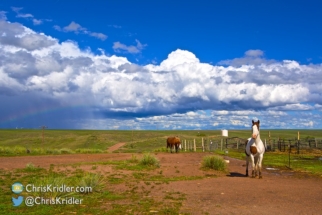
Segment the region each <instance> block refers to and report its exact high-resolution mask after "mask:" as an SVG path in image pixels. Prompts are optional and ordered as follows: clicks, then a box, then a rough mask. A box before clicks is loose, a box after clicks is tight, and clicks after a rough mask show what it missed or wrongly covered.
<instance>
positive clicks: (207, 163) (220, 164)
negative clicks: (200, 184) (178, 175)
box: [202, 155, 227, 171]
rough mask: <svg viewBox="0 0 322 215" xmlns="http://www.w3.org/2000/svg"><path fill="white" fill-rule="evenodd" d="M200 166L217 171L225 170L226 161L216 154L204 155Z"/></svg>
mask: <svg viewBox="0 0 322 215" xmlns="http://www.w3.org/2000/svg"><path fill="white" fill-rule="evenodd" d="M202 167H203V168H209V169H214V170H219V171H227V163H226V162H225V160H224V159H223V158H222V157H220V156H216V155H209V156H205V157H203V159H202Z"/></svg>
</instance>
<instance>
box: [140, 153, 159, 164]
mask: <svg viewBox="0 0 322 215" xmlns="http://www.w3.org/2000/svg"><path fill="white" fill-rule="evenodd" d="M140 164H141V165H144V166H154V167H160V163H159V160H158V159H157V158H156V157H154V156H153V155H151V154H149V153H147V154H144V155H143V157H142V158H141V160H140Z"/></svg>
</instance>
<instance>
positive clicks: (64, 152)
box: [60, 148, 74, 154]
mask: <svg viewBox="0 0 322 215" xmlns="http://www.w3.org/2000/svg"><path fill="white" fill-rule="evenodd" d="M60 153H61V154H74V152H73V150H71V149H68V148H62V149H60Z"/></svg>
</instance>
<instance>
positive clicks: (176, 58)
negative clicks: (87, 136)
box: [0, 10, 322, 129]
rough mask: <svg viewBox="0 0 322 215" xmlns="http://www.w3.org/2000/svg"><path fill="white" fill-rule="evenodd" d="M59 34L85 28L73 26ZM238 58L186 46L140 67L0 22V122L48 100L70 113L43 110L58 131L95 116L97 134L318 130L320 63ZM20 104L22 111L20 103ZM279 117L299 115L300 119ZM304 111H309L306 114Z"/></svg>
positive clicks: (253, 53)
mask: <svg viewBox="0 0 322 215" xmlns="http://www.w3.org/2000/svg"><path fill="white" fill-rule="evenodd" d="M18 11H19V10H18ZM67 30H69V31H73V32H85V31H87V30H86V29H85V28H83V27H82V26H80V25H79V24H77V23H73V22H72V23H71V24H69V25H68V26H66V28H65V31H67ZM92 36H94V35H92ZM96 36H98V37H101V36H102V35H101V36H100V35H96ZM102 37H103V36H102ZM102 39H103V38H102ZM145 46H146V45H144V44H141V43H140V42H139V41H138V40H137V41H136V45H135V46H127V45H124V44H121V43H114V47H113V48H114V49H115V50H117V51H126V52H131V53H139V52H140V51H142V49H143V48H144V47H145ZM244 58H245V59H246V62H247V63H246V64H243V65H240V63H242V62H243V61H245V59H239V60H238V63H236V64H235V63H232V62H233V61H234V60H232V61H229V62H230V64H229V65H226V66H224V65H211V64H207V63H202V62H200V60H199V59H198V57H197V56H196V55H195V54H193V53H192V52H190V51H188V50H181V49H177V50H174V51H173V52H171V53H169V55H168V57H167V58H166V59H164V60H163V61H162V62H161V63H160V64H148V65H144V66H141V65H137V64H135V63H132V62H130V61H129V60H128V59H126V58H124V57H119V56H116V55H112V56H107V55H105V54H104V52H102V53H101V54H100V55H97V54H94V53H92V52H90V51H89V50H81V49H80V48H79V47H78V45H77V43H75V42H72V41H63V42H59V41H58V40H57V39H55V38H52V37H50V36H48V35H45V34H40V33H37V32H34V31H33V30H31V29H29V28H27V27H25V26H23V25H21V24H19V23H9V22H7V21H5V20H0V77H1V79H0V80H1V81H0V99H1V101H2V104H4V105H2V107H1V109H0V110H1V111H2V112H1V114H0V123H4V122H6V123H8V120H9V121H10V119H9V118H8V116H9V115H10V114H11V115H12V114H13V113H16V112H23V111H24V110H26V109H30V110H32V109H39V108H41V106H44V104H45V103H42V102H44V101H46V105H48V106H50V105H52V106H55V107H56V108H58V109H59V107H66V106H67V107H70V108H71V109H70V110H73V111H75V113H74V114H70V113H69V112H68V111H67V110H66V111H67V112H66V111H65V112H62V113H61V112H57V114H56V115H55V113H56V112H53V113H51V114H54V115H53V116H54V117H53V118H54V119H55V123H56V124H55V125H57V126H58V124H59V123H60V120H61V121H64V122H65V125H73V126H75V127H77V126H78V127H82V128H83V127H84V126H89V127H93V126H94V127H95V120H100V122H101V123H100V124H97V127H100V128H101V126H103V127H104V123H106V127H108V128H113V126H118V128H120V129H121V128H128V127H126V126H124V125H123V127H122V124H121V123H120V122H131V123H132V124H135V126H138V127H140V128H148V127H149V126H156V125H157V124H158V125H160V124H162V125H163V123H164V125H167V127H165V126H164V127H162V126H161V125H160V126H159V128H169V129H171V128H188V129H195V128H209V129H213V128H230V127H231V126H236V127H242V128H244V127H247V126H248V125H249V122H250V121H251V119H252V117H257V118H259V119H260V120H261V122H263V126H264V125H266V126H274V127H290V128H292V127H293V128H294V127H301V126H312V127H314V126H321V124H319V122H317V120H319V119H321V111H320V110H321V106H322V94H321V92H322V91H321V90H322V88H321V83H320V80H321V75H322V65H320V64H316V65H313V64H310V65H301V64H300V63H298V62H296V61H291V60H287V61H281V62H277V61H273V60H267V59H264V58H263V52H262V51H260V50H250V51H247V52H246V53H245V56H244ZM259 62H260V63H259ZM303 77H305V78H303ZM21 101H24V106H22V105H20V106H19V104H20V102H21ZM287 111H299V112H298V116H300V117H303V118H302V119H303V120H302V121H300V120H296V119H297V116H294V115H292V114H289V113H288V112H287ZM305 111H312V112H311V115H305V114H306V113H307V112H305ZM78 113H81V115H79V114H78ZM81 116H83V117H81ZM111 119H113V120H111ZM284 119H289V122H290V123H289V124H287V123H286V124H285V122H284ZM313 119H315V120H313ZM118 120H121V121H118ZM262 120H263V121H262ZM311 121H312V122H314V123H313V124H312V123H311ZM320 121H321V120H320ZM112 122H113V123H114V125H112V124H111V123H112ZM118 123H120V124H118ZM0 125H1V124H0ZM5 125H7V124H5ZM5 125H3V126H5ZM104 128H105V127H104Z"/></svg>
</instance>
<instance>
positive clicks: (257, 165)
mask: <svg viewBox="0 0 322 215" xmlns="http://www.w3.org/2000/svg"><path fill="white" fill-rule="evenodd" d="M252 123H253V125H252V132H253V133H252V137H251V138H248V140H247V144H246V150H245V153H246V176H248V162H249V159H250V160H251V162H252V178H255V177H256V176H257V171H258V175H259V178H262V161H263V157H264V152H265V146H264V144H263V142H262V140H261V138H260V136H259V123H260V121H259V120H258V121H257V122H254V120H252Z"/></svg>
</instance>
